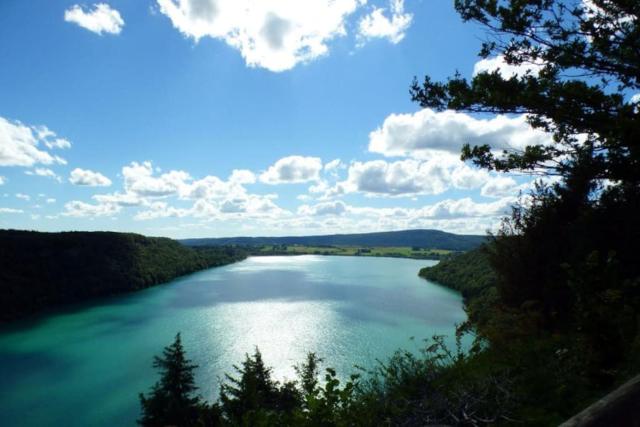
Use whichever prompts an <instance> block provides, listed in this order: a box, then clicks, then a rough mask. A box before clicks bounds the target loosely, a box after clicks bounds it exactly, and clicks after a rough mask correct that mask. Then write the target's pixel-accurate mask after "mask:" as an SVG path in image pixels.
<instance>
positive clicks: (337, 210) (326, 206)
mask: <svg viewBox="0 0 640 427" xmlns="http://www.w3.org/2000/svg"><path fill="white" fill-rule="evenodd" d="M346 211H347V205H346V204H345V203H344V202H342V201H339V200H338V201H333V202H324V203H318V204H316V205H312V206H310V205H302V206H300V207H299V208H298V214H300V215H312V216H322V215H342V214H343V213H345V212H346Z"/></svg>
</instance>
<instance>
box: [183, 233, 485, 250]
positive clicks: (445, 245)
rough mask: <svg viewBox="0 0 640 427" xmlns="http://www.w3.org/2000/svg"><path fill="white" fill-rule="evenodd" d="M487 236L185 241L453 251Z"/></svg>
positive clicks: (365, 235) (190, 241)
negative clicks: (417, 248)
mask: <svg viewBox="0 0 640 427" xmlns="http://www.w3.org/2000/svg"><path fill="white" fill-rule="evenodd" d="M485 240H486V237H485V236H476V235H460V234H453V233H446V232H444V231H439V230H403V231H386V232H380V233H361V234H331V235H323V236H288V237H223V238H209V239H186V240H183V241H182V243H184V244H186V245H188V246H217V245H246V246H256V245H305V246H384V247H389V246H410V247H420V248H430V249H446V250H450V251H468V250H471V249H474V248H477V247H478V246H480V245H481V244H482V243H483V242H485Z"/></svg>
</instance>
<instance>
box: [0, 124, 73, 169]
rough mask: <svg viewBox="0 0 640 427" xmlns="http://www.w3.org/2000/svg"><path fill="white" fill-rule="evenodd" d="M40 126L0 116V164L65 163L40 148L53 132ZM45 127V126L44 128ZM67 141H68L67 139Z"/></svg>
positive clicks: (28, 165)
mask: <svg viewBox="0 0 640 427" xmlns="http://www.w3.org/2000/svg"><path fill="white" fill-rule="evenodd" d="M41 128H42V127H29V126H26V125H24V124H22V123H20V122H18V121H9V120H7V119H5V118H3V117H0V166H25V167H30V166H33V165H35V164H45V165H51V164H54V163H58V164H66V161H65V160H64V159H62V158H61V157H58V156H55V155H52V154H50V153H48V152H47V151H44V150H41V149H40V148H39V147H38V146H39V145H40V143H43V144H45V145H46V144H47V143H48V142H50V139H49V138H51V137H55V133H53V132H51V131H49V130H48V129H47V133H42V132H41V131H40V129H41ZM45 129H46V128H45ZM67 142H68V141H67Z"/></svg>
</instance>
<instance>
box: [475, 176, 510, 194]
mask: <svg viewBox="0 0 640 427" xmlns="http://www.w3.org/2000/svg"><path fill="white" fill-rule="evenodd" d="M517 188H518V183H517V182H516V181H515V180H514V179H513V178H511V177H505V176H496V177H494V178H492V179H491V180H489V181H487V183H486V184H485V185H484V186H483V187H482V189H481V190H480V194H482V195H483V196H485V197H505V196H514V195H515V193H517Z"/></svg>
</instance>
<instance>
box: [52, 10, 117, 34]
mask: <svg viewBox="0 0 640 427" xmlns="http://www.w3.org/2000/svg"><path fill="white" fill-rule="evenodd" d="M64 20H65V21H67V22H73V23H75V24H78V25H79V26H81V27H82V28H85V29H87V30H89V31H91V32H94V33H96V34H100V35H102V33H109V34H120V32H121V31H122V27H124V20H123V19H122V17H121V16H120V12H118V11H117V10H116V9H113V8H111V6H109V5H108V4H106V3H98V4H94V5H93V10H90V9H87V11H85V10H84V8H83V7H82V6H80V5H77V4H76V5H73V6H71V7H70V8H69V9H67V10H65V11H64Z"/></svg>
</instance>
